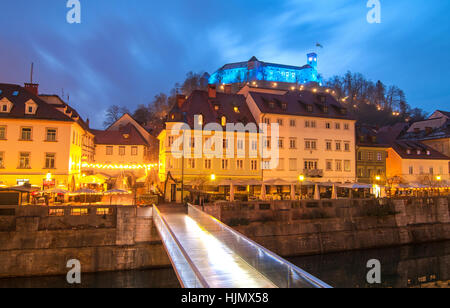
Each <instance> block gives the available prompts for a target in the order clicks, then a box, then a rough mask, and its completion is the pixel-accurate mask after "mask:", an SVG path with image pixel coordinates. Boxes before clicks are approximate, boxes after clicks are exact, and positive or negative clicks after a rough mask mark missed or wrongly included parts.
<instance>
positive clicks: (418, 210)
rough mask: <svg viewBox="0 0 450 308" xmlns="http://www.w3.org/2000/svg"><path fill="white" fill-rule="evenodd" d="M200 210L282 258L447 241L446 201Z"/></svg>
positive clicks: (254, 204) (344, 202) (254, 205)
mask: <svg viewBox="0 0 450 308" xmlns="http://www.w3.org/2000/svg"><path fill="white" fill-rule="evenodd" d="M203 208H204V210H205V211H206V212H207V213H209V214H211V215H212V216H214V217H216V218H217V219H219V220H221V221H223V222H224V223H226V224H228V225H229V226H232V227H233V228H234V229H236V230H237V231H239V232H241V233H242V234H244V235H246V236H247V237H249V238H251V239H252V240H254V241H256V242H257V243H259V244H260V245H262V246H264V247H265V248H267V249H269V250H271V251H273V252H275V253H277V254H279V255H280V256H283V257H291V256H303V255H315V254H324V253H331V252H342V251H350V250H360V249H370V248H383V247H391V246H399V245H407V244H420V243H427V242H435V241H444V240H449V239H450V214H449V198H447V197H436V198H408V199H382V200H374V199H372V200H321V201H311V200H309V201H306V200H305V201H273V202H237V203H217V204H214V205H206V206H204V207H203Z"/></svg>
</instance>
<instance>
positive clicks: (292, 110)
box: [240, 87, 356, 183]
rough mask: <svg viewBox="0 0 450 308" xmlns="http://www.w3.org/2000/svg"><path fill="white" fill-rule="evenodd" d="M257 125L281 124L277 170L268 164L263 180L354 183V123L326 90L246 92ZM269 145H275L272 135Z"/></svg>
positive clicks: (256, 90) (260, 90) (259, 90)
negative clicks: (300, 178)
mask: <svg viewBox="0 0 450 308" xmlns="http://www.w3.org/2000/svg"><path fill="white" fill-rule="evenodd" d="M240 93H242V94H243V95H245V96H246V100H247V104H248V107H249V109H250V111H251V112H252V115H253V117H254V118H255V120H256V122H257V123H265V124H267V125H268V126H269V127H270V126H271V125H273V124H277V125H278V127H279V136H278V140H277V142H276V143H275V146H277V147H278V149H279V164H278V167H275V168H272V167H270V168H269V166H268V165H267V162H264V163H263V169H264V170H263V178H264V180H265V181H266V180H270V179H284V180H287V181H291V182H292V181H296V180H297V179H299V177H300V176H303V177H304V178H305V179H307V180H309V181H314V182H333V183H335V182H338V183H348V182H352V183H353V182H355V168H356V163H355V122H356V121H355V120H353V119H351V118H350V117H349V116H348V114H347V110H346V108H344V107H343V106H342V105H341V104H340V103H339V102H338V101H337V100H336V99H335V98H334V97H333V96H332V95H330V94H329V93H327V92H323V93H321V92H318V91H313V90H303V91H300V90H295V91H274V90H273V89H261V88H259V89H254V88H250V87H245V88H243V89H242V90H241V92H240ZM268 138H269V140H268V141H266V142H267V143H268V144H270V143H272V140H271V139H272V137H271V136H270V134H269V137H268Z"/></svg>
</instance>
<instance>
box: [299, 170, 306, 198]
mask: <svg viewBox="0 0 450 308" xmlns="http://www.w3.org/2000/svg"><path fill="white" fill-rule="evenodd" d="M298 180H299V181H300V199H303V182H304V181H305V176H304V175H300V176H299V177H298Z"/></svg>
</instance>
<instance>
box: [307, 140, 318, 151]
mask: <svg viewBox="0 0 450 308" xmlns="http://www.w3.org/2000/svg"><path fill="white" fill-rule="evenodd" d="M316 149H317V141H316V140H305V150H316Z"/></svg>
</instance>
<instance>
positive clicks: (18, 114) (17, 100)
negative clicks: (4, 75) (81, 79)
mask: <svg viewBox="0 0 450 308" xmlns="http://www.w3.org/2000/svg"><path fill="white" fill-rule="evenodd" d="M5 97H6V98H7V99H8V100H9V101H10V102H11V103H13V107H12V109H11V112H9V113H0V118H15V119H43V120H53V121H70V122H73V121H75V119H72V118H70V117H69V116H67V115H65V114H63V113H62V112H60V111H58V110H57V109H56V108H55V107H53V106H52V105H50V104H48V103H46V102H45V101H44V100H42V99H40V98H39V97H38V96H36V95H34V94H32V93H30V92H29V91H27V90H25V88H23V87H21V86H19V85H14V84H0V100H1V99H3V98H5ZM29 100H33V101H34V102H35V103H36V104H37V106H38V108H37V111H36V114H25V103H26V102H27V101H29Z"/></svg>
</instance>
